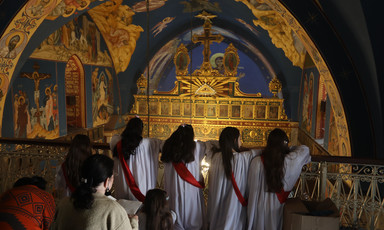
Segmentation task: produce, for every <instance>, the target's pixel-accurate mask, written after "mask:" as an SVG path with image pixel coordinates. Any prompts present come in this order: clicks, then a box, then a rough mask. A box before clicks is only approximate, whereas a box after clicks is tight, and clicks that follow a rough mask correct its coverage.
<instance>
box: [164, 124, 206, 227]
mask: <svg viewBox="0 0 384 230" xmlns="http://www.w3.org/2000/svg"><path fill="white" fill-rule="evenodd" d="M193 139H194V133H193V128H192V126H191V125H181V126H179V128H178V129H177V130H176V131H175V132H174V133H173V134H172V135H171V137H170V138H168V139H167V140H166V141H165V143H164V146H163V149H162V156H161V161H163V162H164V189H165V191H167V193H168V195H169V206H170V208H171V210H173V211H174V212H176V215H177V218H176V222H175V224H174V229H175V230H178V229H179V230H182V229H188V230H193V229H196V230H200V229H205V228H206V218H205V204H204V196H203V188H204V178H203V176H202V175H201V161H202V159H203V157H204V153H205V144H204V143H202V142H200V141H197V142H195V141H194V140H193ZM179 170H181V171H183V172H184V173H181V172H180V171H179ZM186 174H188V175H186ZM186 177H187V178H186Z"/></svg>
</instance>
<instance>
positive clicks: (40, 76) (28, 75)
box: [21, 63, 51, 124]
mask: <svg viewBox="0 0 384 230" xmlns="http://www.w3.org/2000/svg"><path fill="white" fill-rule="evenodd" d="M33 69H35V71H34V72H33V73H21V77H25V78H28V79H31V80H33V81H34V82H35V95H34V98H35V103H36V112H35V114H34V116H35V117H36V118H37V123H39V124H40V116H41V112H40V105H39V98H40V91H39V85H40V80H43V79H46V78H50V77H51V75H50V74H46V73H39V72H38V71H39V69H40V66H39V65H38V64H37V63H35V64H34V65H33Z"/></svg>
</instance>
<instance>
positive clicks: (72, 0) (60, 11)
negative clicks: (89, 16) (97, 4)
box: [46, 0, 103, 20]
mask: <svg viewBox="0 0 384 230" xmlns="http://www.w3.org/2000/svg"><path fill="white" fill-rule="evenodd" d="M94 1H95V0H92V2H94ZM101 1H103V0H101ZM89 3H91V0H63V1H61V2H60V3H59V4H58V5H57V6H56V7H55V9H53V10H52V12H51V13H50V14H49V15H48V16H47V18H46V19H48V20H55V19H56V18H58V17H60V16H63V17H69V16H71V15H72V14H74V13H75V12H76V11H81V10H84V9H86V8H87V7H88V6H89Z"/></svg>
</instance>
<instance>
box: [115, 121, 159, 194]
mask: <svg viewBox="0 0 384 230" xmlns="http://www.w3.org/2000/svg"><path fill="white" fill-rule="evenodd" d="M142 133H143V121H142V120H141V119H140V118H139V117H134V118H132V119H130V120H129V122H128V124H127V126H126V128H125V130H124V131H123V133H122V134H121V136H113V137H112V139H111V142H110V147H111V150H113V159H114V161H115V169H114V171H115V192H114V194H113V196H114V197H115V198H116V199H128V200H139V201H141V202H144V199H145V194H146V193H147V191H148V190H149V189H153V188H155V187H156V182H157V171H158V168H159V153H160V148H161V145H162V141H161V140H159V139H156V138H143V137H142Z"/></svg>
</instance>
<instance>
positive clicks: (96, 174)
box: [71, 154, 113, 209]
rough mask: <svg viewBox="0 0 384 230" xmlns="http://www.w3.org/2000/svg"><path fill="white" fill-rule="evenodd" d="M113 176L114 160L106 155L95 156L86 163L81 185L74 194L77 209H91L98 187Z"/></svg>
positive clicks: (82, 169)
mask: <svg viewBox="0 0 384 230" xmlns="http://www.w3.org/2000/svg"><path fill="white" fill-rule="evenodd" d="M112 174H113V160H112V159H111V158H109V157H107V156H105V155H101V154H95V155H92V156H90V157H89V158H87V159H86V160H85V161H84V164H83V167H82V168H81V180H82V181H81V183H80V185H79V186H78V187H77V188H76V190H75V192H74V193H73V194H72V196H71V198H72V200H73V205H74V206H75V208H76V209H90V208H91V207H92V204H93V200H94V198H93V195H92V194H93V193H95V192H96V187H97V186H99V184H100V183H102V182H104V181H105V180H106V179H107V178H109V177H111V176H112Z"/></svg>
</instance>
